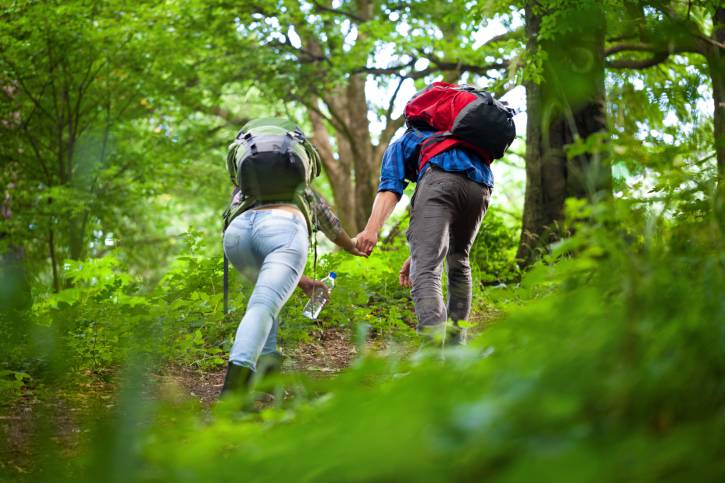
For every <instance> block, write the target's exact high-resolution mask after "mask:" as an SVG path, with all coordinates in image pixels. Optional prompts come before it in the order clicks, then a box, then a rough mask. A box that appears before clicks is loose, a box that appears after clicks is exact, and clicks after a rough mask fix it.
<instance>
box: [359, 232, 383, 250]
mask: <svg viewBox="0 0 725 483" xmlns="http://www.w3.org/2000/svg"><path fill="white" fill-rule="evenodd" d="M355 240H357V242H356V245H357V249H358V250H359V251H361V252H363V253H366V254H368V255H370V254H371V253H372V252H373V248H375V244H376V243H377V242H378V234H377V233H375V232H372V233H371V232H368V231H367V230H363V231H361V232H360V233H359V234H358V235H357V236H356V237H355Z"/></svg>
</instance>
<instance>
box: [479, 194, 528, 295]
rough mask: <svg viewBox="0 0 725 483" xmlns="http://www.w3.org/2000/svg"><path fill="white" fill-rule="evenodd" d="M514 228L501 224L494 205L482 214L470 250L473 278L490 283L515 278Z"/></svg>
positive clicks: (515, 230)
mask: <svg viewBox="0 0 725 483" xmlns="http://www.w3.org/2000/svg"><path fill="white" fill-rule="evenodd" d="M518 231H519V230H518V229H515V228H512V227H511V226H509V225H507V224H506V223H504V221H503V219H502V218H501V216H500V215H498V214H497V213H496V209H495V208H491V209H490V210H489V211H488V212H487V213H486V216H485V217H484V218H483V223H482V224H481V228H480V230H479V232H478V237H477V238H476V242H475V243H474V244H473V248H472V250H471V266H472V268H473V273H474V279H475V280H477V281H480V283H482V284H490V283H493V282H504V283H509V282H512V281H515V280H517V279H518V277H519V269H518V266H517V265H516V262H515V256H516V247H517V243H518V234H519V233H518Z"/></svg>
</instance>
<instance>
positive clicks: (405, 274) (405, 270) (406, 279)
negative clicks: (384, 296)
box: [400, 257, 412, 287]
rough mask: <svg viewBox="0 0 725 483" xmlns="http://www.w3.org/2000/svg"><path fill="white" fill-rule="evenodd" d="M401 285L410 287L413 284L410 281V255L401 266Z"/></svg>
mask: <svg viewBox="0 0 725 483" xmlns="http://www.w3.org/2000/svg"><path fill="white" fill-rule="evenodd" d="M400 285H402V286H403V287H410V286H411V285H412V283H411V281H410V257H408V259H407V260H405V263H403V266H402V267H401V268H400Z"/></svg>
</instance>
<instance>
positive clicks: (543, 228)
mask: <svg viewBox="0 0 725 483" xmlns="http://www.w3.org/2000/svg"><path fill="white" fill-rule="evenodd" d="M563 8H565V9H566V8H567V7H563ZM568 8H569V10H565V11H563V12H556V13H557V14H558V15H559V17H558V21H561V22H566V23H567V25H568V28H567V29H561V30H562V31H563V32H565V33H564V34H557V35H556V36H555V37H554V38H549V39H547V40H546V41H539V33H540V29H541V21H542V19H544V18H545V17H546V16H547V15H548V13H549V12H544V11H542V10H541V9H540V7H537V6H532V5H531V4H528V5H527V7H526V34H527V38H528V45H527V48H528V50H529V52H539V53H543V54H545V55H546V57H545V61H544V62H545V64H544V66H543V69H542V70H543V72H542V79H541V80H540V81H536V82H534V81H531V80H530V81H528V82H527V85H526V89H527V116H528V120H527V126H526V177H527V179H526V195H525V199H524V214H523V226H522V230H521V239H520V242H519V249H518V253H517V258H518V259H519V261H520V263H521V264H522V265H523V266H526V265H529V264H530V263H532V262H533V261H534V260H535V259H536V258H537V256H538V253H539V252H540V251H541V250H542V249H543V248H544V247H545V246H546V245H547V244H549V243H550V242H552V241H554V240H556V239H557V238H559V237H560V236H561V226H560V222H561V221H562V220H563V218H564V204H565V201H566V199H567V198H569V197H575V198H588V199H591V200H594V199H597V198H598V197H599V196H601V195H602V194H607V193H611V170H610V168H609V166H608V165H607V164H606V163H605V162H604V161H603V160H602V159H601V156H600V154H599V153H597V152H590V153H584V154H582V155H579V156H575V157H571V158H570V157H569V156H567V153H566V148H567V146H569V145H571V144H572V143H575V142H576V141H579V140H583V139H586V138H587V137H589V136H590V135H592V134H596V133H601V132H604V131H605V130H606V114H605V104H604V33H605V29H604V16H603V12H602V11H601V9H600V8H599V7H598V6H596V5H595V4H590V5H589V6H588V7H586V8H575V7H571V6H570V7H568ZM548 33H549V34H550V35H551V33H552V32H551V31H549V32H548ZM572 46H576V47H573V48H572Z"/></svg>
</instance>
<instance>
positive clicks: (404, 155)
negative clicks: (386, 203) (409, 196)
mask: <svg viewBox="0 0 725 483" xmlns="http://www.w3.org/2000/svg"><path fill="white" fill-rule="evenodd" d="M417 147H418V142H417V138H416V137H415V136H414V134H413V133H412V132H410V131H408V132H406V133H405V134H404V135H403V136H402V137H401V138H400V139H397V140H395V141H393V142H392V143H390V145H389V146H388V148H387V149H386V150H385V154H383V162H382V165H381V166H380V184H378V191H392V192H393V193H395V194H397V195H398V197H400V196H401V195H402V194H403V191H404V190H405V187H406V186H408V181H407V180H406V172H407V171H410V169H408V170H406V165H409V164H410V163H411V161H414V160H413V157H414V155H415V153H416V152H417ZM408 167H409V168H410V166H408Z"/></svg>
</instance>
